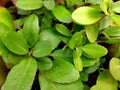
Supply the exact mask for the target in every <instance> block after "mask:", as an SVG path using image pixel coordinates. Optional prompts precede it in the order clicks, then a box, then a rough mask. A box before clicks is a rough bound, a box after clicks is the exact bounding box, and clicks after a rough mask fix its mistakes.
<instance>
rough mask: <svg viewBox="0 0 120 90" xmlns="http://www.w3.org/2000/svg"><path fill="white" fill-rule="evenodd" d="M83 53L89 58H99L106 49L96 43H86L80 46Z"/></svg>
mask: <svg viewBox="0 0 120 90" xmlns="http://www.w3.org/2000/svg"><path fill="white" fill-rule="evenodd" d="M81 49H82V51H83V54H84V55H85V56H86V57H89V58H100V57H102V56H104V55H106V54H107V49H106V48H105V47H103V46H101V45H98V44H87V45H84V46H82V47H81Z"/></svg>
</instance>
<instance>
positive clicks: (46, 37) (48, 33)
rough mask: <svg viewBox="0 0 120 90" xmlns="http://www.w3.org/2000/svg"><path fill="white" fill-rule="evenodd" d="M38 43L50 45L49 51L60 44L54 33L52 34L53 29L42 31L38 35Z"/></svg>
mask: <svg viewBox="0 0 120 90" xmlns="http://www.w3.org/2000/svg"><path fill="white" fill-rule="evenodd" d="M39 39H40V41H49V42H50V43H51V49H52V50H53V49H55V48H56V47H57V46H58V44H59V43H60V39H59V37H58V35H57V34H56V33H54V32H53V29H47V30H43V31H42V32H41V33H40V37H39Z"/></svg>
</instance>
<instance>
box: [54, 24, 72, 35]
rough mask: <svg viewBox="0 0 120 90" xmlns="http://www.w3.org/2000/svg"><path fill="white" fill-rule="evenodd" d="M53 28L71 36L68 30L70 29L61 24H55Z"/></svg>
mask: <svg viewBox="0 0 120 90" xmlns="http://www.w3.org/2000/svg"><path fill="white" fill-rule="evenodd" d="M55 28H56V30H57V31H58V32H59V33H60V34H62V35H65V36H68V37H71V36H72V33H71V32H70V30H69V29H68V28H67V27H66V26H65V25H63V24H56V25H55Z"/></svg>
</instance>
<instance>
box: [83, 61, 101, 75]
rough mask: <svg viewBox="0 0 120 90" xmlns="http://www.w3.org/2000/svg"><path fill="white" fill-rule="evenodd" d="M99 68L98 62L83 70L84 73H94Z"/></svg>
mask: <svg viewBox="0 0 120 90" xmlns="http://www.w3.org/2000/svg"><path fill="white" fill-rule="evenodd" d="M99 66H100V62H97V63H95V64H94V65H93V66H90V67H88V68H86V69H85V70H84V72H86V73H89V74H90V73H94V72H95V71H96V70H98V68H99Z"/></svg>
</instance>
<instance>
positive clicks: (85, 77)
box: [80, 70, 88, 81]
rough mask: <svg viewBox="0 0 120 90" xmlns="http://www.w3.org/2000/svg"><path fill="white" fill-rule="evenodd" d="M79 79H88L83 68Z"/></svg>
mask: <svg viewBox="0 0 120 90" xmlns="http://www.w3.org/2000/svg"><path fill="white" fill-rule="evenodd" d="M80 79H81V80H82V81H88V73H86V72H84V70H83V71H82V72H80Z"/></svg>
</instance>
